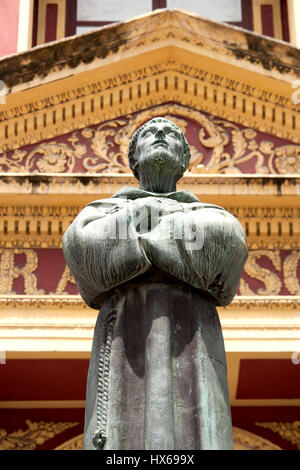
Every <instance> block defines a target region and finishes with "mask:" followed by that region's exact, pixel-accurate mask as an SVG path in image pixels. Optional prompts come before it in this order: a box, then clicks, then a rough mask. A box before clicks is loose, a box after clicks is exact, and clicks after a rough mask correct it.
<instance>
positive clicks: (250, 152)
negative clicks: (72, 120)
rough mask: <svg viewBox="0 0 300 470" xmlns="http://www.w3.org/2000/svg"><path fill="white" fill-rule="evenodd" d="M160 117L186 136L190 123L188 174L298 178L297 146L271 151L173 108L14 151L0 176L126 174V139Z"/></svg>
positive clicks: (250, 137) (243, 131)
mask: <svg viewBox="0 0 300 470" xmlns="http://www.w3.org/2000/svg"><path fill="white" fill-rule="evenodd" d="M160 115H163V116H166V117H167V118H169V119H171V120H173V121H174V122H175V123H176V124H178V125H179V127H181V129H182V130H183V132H184V133H186V134H189V126H191V122H193V126H194V129H195V128H196V129H197V132H196V134H197V135H196V136H193V139H192V140H193V142H192V143H191V155H192V158H191V162H190V167H189V169H188V172H189V173H192V174H199V173H221V174H222V173H223V174H242V173H251V174H278V173H279V174H300V145H296V144H285V145H281V146H277V147H276V146H275V143H274V142H273V141H271V140H262V141H261V140H260V139H261V137H260V136H259V134H258V132H257V131H256V130H254V129H251V128H241V126H238V125H236V124H234V123H232V122H229V121H225V120H224V119H219V118H217V117H214V116H211V115H208V114H206V113H203V112H200V111H196V110H194V109H192V108H187V107H184V106H181V105H177V104H166V105H160V106H156V107H153V108H149V109H147V110H145V111H141V112H139V113H136V114H131V115H127V116H125V117H124V118H119V119H114V120H111V121H106V122H104V123H102V124H100V125H99V126H98V127H96V126H94V127H86V128H85V129H83V130H82V131H77V132H73V134H72V135H71V136H70V137H69V138H68V139H67V141H68V142H69V143H58V142H56V141H53V142H44V143H42V144H40V145H39V146H37V147H36V148H35V149H34V150H32V151H31V152H30V153H28V152H27V151H25V150H23V149H18V150H15V151H14V152H12V153H11V154H10V155H7V154H2V156H0V171H8V172H25V171H26V172H34V173H72V172H78V168H81V172H84V173H130V169H129V166H128V160H127V151H128V144H129V139H130V136H131V135H132V134H133V132H134V131H135V130H136V129H137V128H138V127H139V126H140V125H141V124H142V123H143V122H145V121H147V120H148V119H151V118H152V117H155V116H160ZM193 134H194V131H193ZM79 135H80V138H79ZM189 140H190V139H189ZM245 164H246V166H245ZM249 168H250V169H249Z"/></svg>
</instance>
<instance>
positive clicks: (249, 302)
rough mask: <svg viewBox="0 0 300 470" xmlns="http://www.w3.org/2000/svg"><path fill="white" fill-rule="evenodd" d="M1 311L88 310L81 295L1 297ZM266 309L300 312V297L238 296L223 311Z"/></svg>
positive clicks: (89, 309)
mask: <svg viewBox="0 0 300 470" xmlns="http://www.w3.org/2000/svg"><path fill="white" fill-rule="evenodd" d="M0 306H1V309H5V308H9V309H10V308H21V309H27V308H55V309H65V308H70V309H80V310H81V309H86V310H88V311H95V310H93V309H91V308H89V307H87V306H86V304H85V303H84V302H83V300H82V299H81V297H80V295H36V296H35V295H0ZM223 309H225V310H240V309H243V310H245V309H265V310H273V309H275V310H278V309H280V310H282V309H285V310H289V311H292V310H298V309H299V310H300V295H294V296H293V295H278V296H271V295H270V296H258V295H257V296H254V295H253V296H245V295H237V296H236V297H235V298H234V299H233V301H232V302H231V304H230V305H229V306H227V307H222V310H223Z"/></svg>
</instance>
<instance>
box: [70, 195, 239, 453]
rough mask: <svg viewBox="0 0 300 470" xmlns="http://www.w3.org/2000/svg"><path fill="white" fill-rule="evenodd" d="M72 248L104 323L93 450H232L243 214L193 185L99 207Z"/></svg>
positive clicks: (76, 272) (77, 227) (82, 220)
mask: <svg viewBox="0 0 300 470" xmlns="http://www.w3.org/2000/svg"><path fill="white" fill-rule="evenodd" d="M63 251H64V255H65V259H66V262H67V265H68V266H69V268H70V270H71V272H72V274H73V276H74V278H75V280H76V283H77V286H78V290H79V292H80V294H81V296H82V298H83V300H84V301H85V302H86V304H87V305H88V306H90V307H92V308H95V309H99V308H101V310H100V312H99V315H98V319H97V323H96V326H95V332H94V340H93V347H92V352H91V359H90V366H89V373H88V380H87V390H86V411H85V433H84V434H85V436H84V448H85V449H95V447H96V448H98V449H100V448H104V449H107V450H110V449H114V450H122V449H126V450H138V449H150V450H185V449H186V450H196V449H207V450H210V449H232V448H233V439H232V424H231V414H230V402H229V395H228V384H227V369H226V357H225V350H224V341H223V336H222V330H221V326H220V321H219V317H218V313H217V310H216V306H217V305H222V306H225V305H228V304H229V303H230V302H231V300H232V299H233V297H234V295H235V293H236V290H237V287H238V283H239V280H240V277H241V274H242V270H243V267H244V264H245V262H246V259H247V256H248V254H247V253H248V252H247V246H246V240H245V234H244V231H243V229H242V227H241V225H240V223H239V222H238V220H237V219H236V218H235V217H233V216H232V215H231V214H229V213H228V212H226V211H225V210H224V209H223V208H221V207H219V206H216V205H212V204H206V203H201V202H200V201H199V200H198V198H196V197H195V196H194V195H193V194H192V193H191V192H189V191H175V192H172V193H164V194H156V193H150V192H147V191H143V190H140V189H135V188H129V187H124V188H122V189H121V190H120V191H118V192H117V193H116V194H115V195H114V196H113V197H112V198H109V199H103V200H98V201H94V202H92V203H90V204H88V205H87V206H86V207H85V208H84V209H83V210H82V211H81V213H80V214H79V215H78V216H77V218H76V219H75V220H74V222H73V223H72V224H71V225H70V227H69V228H68V230H67V231H66V233H65V235H64V237H63Z"/></svg>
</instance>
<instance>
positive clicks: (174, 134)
mask: <svg viewBox="0 0 300 470" xmlns="http://www.w3.org/2000/svg"><path fill="white" fill-rule="evenodd" d="M169 135H170V136H172V137H175V138H177V132H175V131H170V132H169Z"/></svg>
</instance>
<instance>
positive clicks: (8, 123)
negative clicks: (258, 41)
mask: <svg viewBox="0 0 300 470" xmlns="http://www.w3.org/2000/svg"><path fill="white" fill-rule="evenodd" d="M184 65H185V64H182V65H181V67H179V66H178V67H174V68H182V69H184V68H185V67H184ZM189 68H190V66H188V65H186V69H187V70H188V69H189ZM203 75H205V74H203ZM239 83H240V82H239ZM148 84H149V85H148ZM166 84H167V88H166ZM81 88H82V87H81ZM81 88H79V90H81ZM241 88H245V89H246V88H247V86H246V84H244V85H242V86H241ZM147 89H150V90H151V92H150V93H151V97H149V96H148V94H147ZM77 90H78V89H77ZM67 93H70V94H71V96H72V95H74V94H75V96H76V90H74V94H72V93H71V92H70V91H69V92H66V91H64V92H62V96H61V97H59V96H58V97H57V98H55V100H54V101H56V102H60V101H62V104H51V101H53V100H52V98H53V97H46V98H45V99H44V100H43V101H42V102H40V103H36V102H34V104H33V103H32V106H31V104H30V103H29V104H27V105H25V104H24V105H19V106H14V108H12V109H7V110H5V109H3V110H1V111H0V121H2V122H4V124H5V125H3V126H2V128H1V130H0V137H1V146H0V152H1V151H2V152H7V151H10V150H13V149H19V148H21V147H23V146H25V145H30V144H34V143H37V142H41V141H44V140H47V139H49V138H53V137H57V136H61V135H63V134H66V133H69V132H72V131H77V130H79V129H84V128H85V127H87V126H91V125H96V124H99V123H104V122H106V121H110V120H117V119H120V117H121V116H125V115H128V113H130V114H133V113H136V112H139V111H140V110H143V109H144V110H147V109H148V108H152V107H154V106H157V107H161V106H168V105H167V104H166V103H168V102H174V103H178V104H180V105H181V106H186V107H189V108H194V109H195V110H197V111H198V112H206V113H209V114H212V115H214V116H217V117H219V118H223V119H227V120H230V121H233V122H235V123H237V124H241V125H244V126H246V127H247V128H254V129H256V130H259V131H261V132H266V133H269V134H271V135H275V136H277V137H281V138H283V139H286V140H288V141H290V142H291V143H293V142H294V143H300V137H299V116H298V113H297V110H293V109H290V107H287V106H286V105H278V104H276V103H269V102H268V101H267V100H265V99H261V98H260V99H258V98H253V97H251V96H249V95H248V94H244V93H242V92H234V91H231V90H230V89H226V88H224V87H222V86H218V85H213V84H210V83H209V82H206V80H204V81H203V80H201V79H199V78H193V77H189V76H188V75H186V74H184V73H179V72H176V71H174V70H171V71H168V72H162V73H160V74H158V75H154V76H149V77H148V78H143V79H141V80H136V81H134V83H130V84H128V85H122V86H117V87H115V88H113V89H112V90H109V89H108V90H105V91H102V92H98V93H94V92H91V85H90V86H87V87H86V90H85V91H84V93H85V94H84V93H83V92H82V91H80V92H79V96H78V97H75V98H73V99H72V100H68V99H66V94H67ZM82 93H83V96H81V94H82ZM150 93H149V94H150ZM255 93H256V94H258V95H262V96H264V95H265V96H268V92H267V91H265V92H261V93H259V92H258V90H255ZM129 96H133V98H131V99H129V98H128V97H129ZM125 97H127V99H125ZM21 106H23V108H22V109H21ZM293 106H295V105H293ZM34 107H36V109H34ZM28 109H29V110H30V111H27V110H28ZM16 155H17V156H18V157H19V156H20V154H19V153H17V154H16ZM297 164H298V165H299V163H297Z"/></svg>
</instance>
